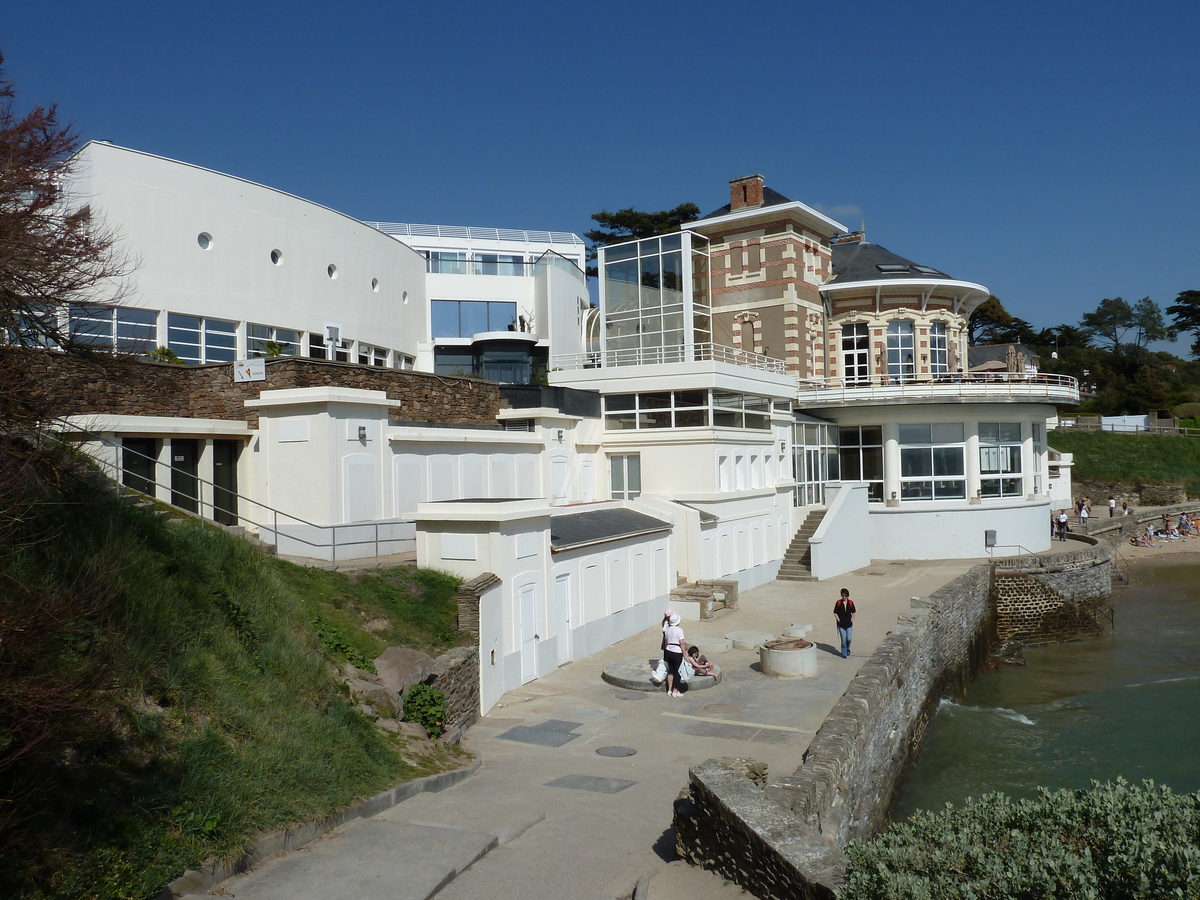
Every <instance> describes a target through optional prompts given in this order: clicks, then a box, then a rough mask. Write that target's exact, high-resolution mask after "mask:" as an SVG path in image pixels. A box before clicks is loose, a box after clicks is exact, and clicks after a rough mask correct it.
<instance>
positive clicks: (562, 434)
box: [554, 428, 566, 444]
mask: <svg viewBox="0 0 1200 900" xmlns="http://www.w3.org/2000/svg"><path fill="white" fill-rule="evenodd" d="M565 436H566V432H564V431H563V430H562V429H561V428H555V429H554V439H555V440H556V441H558V442H559V443H560V444H561V443H562V442H563V438H564V437H565Z"/></svg>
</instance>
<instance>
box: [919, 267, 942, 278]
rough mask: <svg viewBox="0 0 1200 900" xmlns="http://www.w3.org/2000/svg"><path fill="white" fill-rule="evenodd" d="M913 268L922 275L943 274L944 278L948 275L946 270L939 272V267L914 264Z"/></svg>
mask: <svg viewBox="0 0 1200 900" xmlns="http://www.w3.org/2000/svg"><path fill="white" fill-rule="evenodd" d="M913 268H914V269H916V270H917V271H918V272H920V273H921V274H922V275H941V276H942V277H943V278H945V277H946V273H945V272H939V271H938V270H937V269H933V268H930V267H929V266H913Z"/></svg>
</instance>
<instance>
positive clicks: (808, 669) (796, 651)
mask: <svg viewBox="0 0 1200 900" xmlns="http://www.w3.org/2000/svg"><path fill="white" fill-rule="evenodd" d="M758 661H759V663H760V665H761V666H762V671H763V674H765V675H776V676H778V677H781V678H813V677H815V676H816V674H817V648H816V645H815V644H812V643H810V642H808V641H806V640H802V639H801V638H783V639H780V640H778V641H766V642H765V643H764V644H763V645H762V646H760V647H759V648H758Z"/></svg>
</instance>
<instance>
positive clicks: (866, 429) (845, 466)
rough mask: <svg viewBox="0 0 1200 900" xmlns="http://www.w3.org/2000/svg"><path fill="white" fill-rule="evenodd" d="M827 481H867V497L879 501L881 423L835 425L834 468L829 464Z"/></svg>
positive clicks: (881, 487)
mask: <svg viewBox="0 0 1200 900" xmlns="http://www.w3.org/2000/svg"><path fill="white" fill-rule="evenodd" d="M830 468H831V471H830V480H831V481H865V482H867V500H868V501H871V502H875V503H880V502H882V501H883V426H881V425H851V426H848V427H841V428H838V452H837V467H836V468H837V470H838V471H837V472H836V473H835V472H833V471H832V469H833V468H834V467H833V466H832V465H831V466H830Z"/></svg>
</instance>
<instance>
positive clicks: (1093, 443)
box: [1049, 431, 1200, 494]
mask: <svg viewBox="0 0 1200 900" xmlns="http://www.w3.org/2000/svg"><path fill="white" fill-rule="evenodd" d="M1049 443H1050V446H1051V447H1053V448H1054V449H1055V450H1059V451H1062V452H1064V453H1073V454H1074V455H1075V461H1074V468H1073V473H1074V475H1076V476H1078V477H1082V478H1097V479H1108V480H1112V481H1130V482H1184V483H1185V484H1186V486H1187V490H1188V493H1189V494H1194V493H1197V492H1200V438H1194V437H1173V436H1167V435H1148V434H1120V433H1113V432H1081V431H1052V432H1050V434H1049Z"/></svg>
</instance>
